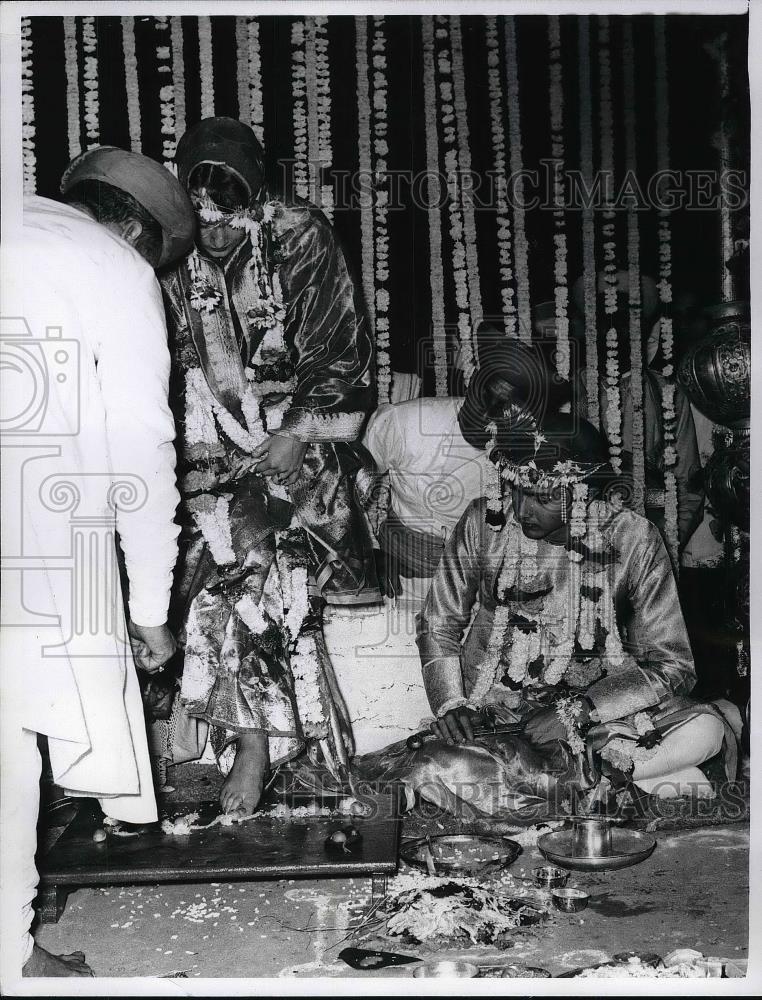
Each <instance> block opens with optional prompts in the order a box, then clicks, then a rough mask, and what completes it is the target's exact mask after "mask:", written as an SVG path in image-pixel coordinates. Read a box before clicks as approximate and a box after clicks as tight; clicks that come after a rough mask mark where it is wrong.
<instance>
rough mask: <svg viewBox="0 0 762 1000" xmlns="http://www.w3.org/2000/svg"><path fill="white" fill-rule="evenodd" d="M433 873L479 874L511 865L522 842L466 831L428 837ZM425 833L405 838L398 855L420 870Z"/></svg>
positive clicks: (424, 868)
mask: <svg viewBox="0 0 762 1000" xmlns="http://www.w3.org/2000/svg"><path fill="white" fill-rule="evenodd" d="M429 843H430V844H431V851H432V854H433V855H434V863H435V865H436V869H437V871H436V873H437V874H438V875H439V874H441V875H458V874H459V875H479V874H483V873H484V872H491V871H497V870H498V869H500V868H507V867H508V865H512V864H513V862H514V861H515V860H516V858H517V857H518V856H519V854H521V845H520V844H517V843H516V841H515V840H508V839H507V838H505V837H479V836H475V835H474V836H469V835H459V836H449V835H446V834H445V835H443V836H441V837H431V838H430V840H429ZM426 845H427V841H426V838H425V837H422V838H421V839H420V840H408V841H405V842H404V843H403V845H402V848H401V849H400V857H401V858H402V859H403V861H407V863H408V864H409V865H414V866H415V867H416V868H420V869H421V870H422V871H428V868H427V866H426V853H427V852H426Z"/></svg>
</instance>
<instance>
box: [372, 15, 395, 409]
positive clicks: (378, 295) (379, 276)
mask: <svg viewBox="0 0 762 1000" xmlns="http://www.w3.org/2000/svg"><path fill="white" fill-rule="evenodd" d="M373 28H374V30H373V154H372V155H373V160H374V162H373V168H372V174H373V178H374V181H375V185H376V191H375V205H374V223H375V261H376V263H375V303H374V306H375V308H374V314H375V326H376V365H377V369H376V380H377V384H378V399H379V401H380V402H386V400H387V399H391V390H392V361H391V355H390V353H389V346H390V340H389V289H388V287H387V282H388V281H389V228H388V214H389V194H388V192H387V191H386V190H383V188H382V185H383V184H384V182H385V180H386V171H387V160H386V157H387V154H388V152H389V146H388V143H387V141H386V136H387V128H388V122H387V79H386V69H387V60H386V34H385V30H384V18H383V17H374V18H373Z"/></svg>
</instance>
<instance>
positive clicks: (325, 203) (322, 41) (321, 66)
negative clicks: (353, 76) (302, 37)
mask: <svg viewBox="0 0 762 1000" xmlns="http://www.w3.org/2000/svg"><path fill="white" fill-rule="evenodd" d="M314 23H315V43H314V44H315V83H316V87H315V93H314V101H315V105H316V108H317V129H318V149H317V153H318V162H319V163H320V165H321V168H322V169H323V170H329V169H330V168H331V166H332V165H333V147H332V144H331V70H330V64H329V61H328V18H327V17H315V18H314ZM312 97H313V95H310V99H312ZM320 207H321V208H322V210H323V212H325V215H326V217H327V218H328V221H329V222H333V207H334V206H333V186H332V185H331V184H321V187H320Z"/></svg>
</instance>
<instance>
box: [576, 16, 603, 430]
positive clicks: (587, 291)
mask: <svg viewBox="0 0 762 1000" xmlns="http://www.w3.org/2000/svg"><path fill="white" fill-rule="evenodd" d="M578 33H579V46H578V48H579V62H578V76H579V89H580V104H579V133H580V161H581V167H582V178H583V180H584V182H585V184H586V186H587V187H588V190H591V189H592V185H593V108H592V80H591V73H590V27H589V24H588V19H587V18H586V17H581V18H579V23H578ZM582 286H583V296H584V313H585V334H586V336H585V386H586V394H587V399H588V412H587V419H588V420H589V421H590V423H591V424H593V426H594V427H597V428H599V427H600V397H599V387H598V326H597V320H596V312H597V310H596V307H595V292H596V266H595V213H594V211H593V208H592V206H585V207H584V208H583V210H582Z"/></svg>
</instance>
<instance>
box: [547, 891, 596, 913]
mask: <svg viewBox="0 0 762 1000" xmlns="http://www.w3.org/2000/svg"><path fill="white" fill-rule="evenodd" d="M589 902H590V897H589V896H588V894H587V893H586V892H583V891H582V890H581V889H554V890H553V905H554V906H555V908H556V909H557V910H561V911H562V912H563V913H578V912H579V911H580V910H584V909H585V907H586V906H587V904H588V903H589Z"/></svg>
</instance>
